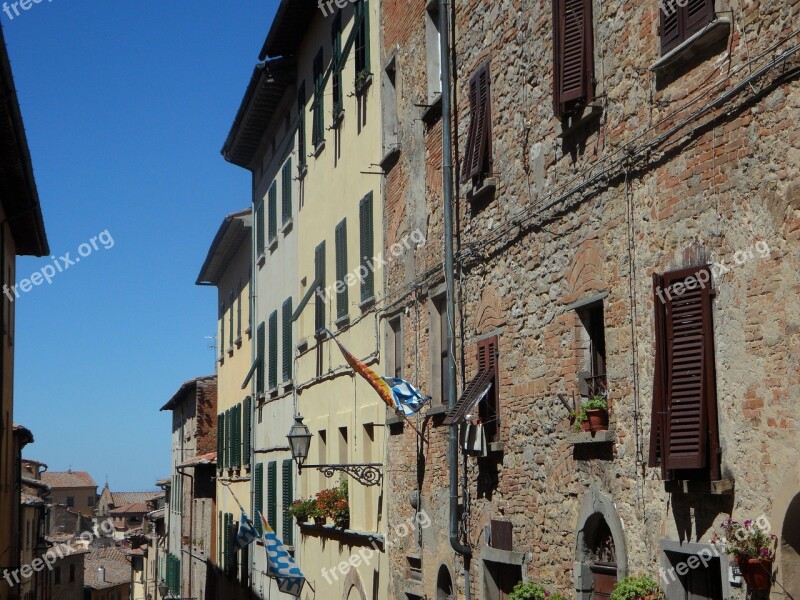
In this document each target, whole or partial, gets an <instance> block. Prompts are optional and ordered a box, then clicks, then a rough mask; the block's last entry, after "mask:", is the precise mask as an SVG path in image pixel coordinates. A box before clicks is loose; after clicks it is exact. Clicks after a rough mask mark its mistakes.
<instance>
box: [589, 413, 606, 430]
mask: <svg viewBox="0 0 800 600" xmlns="http://www.w3.org/2000/svg"><path fill="white" fill-rule="evenodd" d="M586 419H587V421H588V423H589V431H607V430H608V411H607V410H605V409H603V408H593V409H590V410H587V411H586Z"/></svg>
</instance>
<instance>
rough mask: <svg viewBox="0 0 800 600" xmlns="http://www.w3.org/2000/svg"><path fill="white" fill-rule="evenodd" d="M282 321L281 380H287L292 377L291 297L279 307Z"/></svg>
mask: <svg viewBox="0 0 800 600" xmlns="http://www.w3.org/2000/svg"><path fill="white" fill-rule="evenodd" d="M281 312H282V314H281V316H282V321H283V323H282V324H281V329H282V332H283V380H284V381H289V380H291V378H292V350H293V347H292V299H291V298H287V299H286V300H284V302H283V306H282V307H281Z"/></svg>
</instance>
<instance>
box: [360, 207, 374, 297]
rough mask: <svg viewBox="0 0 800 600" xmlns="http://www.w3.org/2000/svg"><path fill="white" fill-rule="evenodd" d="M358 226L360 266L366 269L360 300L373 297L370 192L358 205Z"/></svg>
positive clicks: (372, 235) (372, 243)
mask: <svg viewBox="0 0 800 600" xmlns="http://www.w3.org/2000/svg"><path fill="white" fill-rule="evenodd" d="M358 218H359V227H360V233H361V239H360V248H361V266H362V267H364V268H365V269H366V273H367V274H366V276H365V277H364V278H363V279H362V280H361V302H362V303H363V302H367V301H368V300H371V299H372V298H374V297H375V272H374V271H373V270H372V269H373V264H372V254H373V251H374V245H375V235H374V227H373V224H372V192H370V193H368V194H367V195H366V196H364V198H362V199H361V203H360V204H359V207H358Z"/></svg>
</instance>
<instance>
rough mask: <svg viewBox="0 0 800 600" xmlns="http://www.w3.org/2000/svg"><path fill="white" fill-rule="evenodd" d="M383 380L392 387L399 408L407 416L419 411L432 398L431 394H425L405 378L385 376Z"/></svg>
mask: <svg viewBox="0 0 800 600" xmlns="http://www.w3.org/2000/svg"><path fill="white" fill-rule="evenodd" d="M383 380H384V381H385V382H386V383H387V384H388V386H389V387H390V388H391V392H392V397H393V398H394V402H395V406H397V410H400V411H402V412H403V414H404V415H405V416H407V417H409V416H411V415H413V414H415V413H418V412H419V410H420V409H421V408H422V407H423V406H425V403H426V402H427V401H428V400H430V399H431V397H430V396H423V395H422V394H421V393H420V391H419V390H418V389H417V388H415V387H414V386H413V385H411V384H410V383H408V382H407V381H406V380H405V379H398V378H394V377H383Z"/></svg>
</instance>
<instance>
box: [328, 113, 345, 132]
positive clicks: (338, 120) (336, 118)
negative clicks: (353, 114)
mask: <svg viewBox="0 0 800 600" xmlns="http://www.w3.org/2000/svg"><path fill="white" fill-rule="evenodd" d="M342 121H344V109H342V110H340V111H339V113H338V114H335V115H332V122H331V126H330V127H328V129H338V128H339V125H341V124H342Z"/></svg>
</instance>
